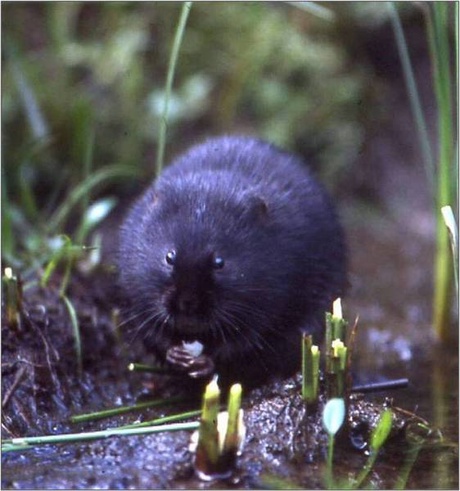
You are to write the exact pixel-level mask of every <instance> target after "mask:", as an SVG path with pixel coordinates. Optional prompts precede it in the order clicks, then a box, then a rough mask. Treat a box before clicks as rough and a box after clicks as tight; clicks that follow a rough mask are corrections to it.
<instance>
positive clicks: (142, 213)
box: [119, 137, 346, 383]
mask: <svg viewBox="0 0 460 491" xmlns="http://www.w3.org/2000/svg"><path fill="white" fill-rule="evenodd" d="M120 244H121V245H120V254H119V270H120V282H121V286H122V287H123V289H124V291H125V292H126V296H127V297H128V299H129V300H130V303H131V312H130V313H129V317H131V318H132V325H133V327H134V329H135V330H136V331H137V334H139V337H141V338H143V339H144V342H145V343H146V345H147V346H148V347H149V348H150V349H151V350H152V351H153V352H154V353H155V354H156V355H157V356H158V357H160V358H163V359H165V358H167V359H169V360H171V358H177V356H172V357H170V356H169V355H168V353H170V352H171V349H172V350H173V351H174V350H175V349H176V348H177V347H180V346H181V344H182V342H183V341H186V342H190V341H195V340H197V341H199V342H200V343H202V344H203V347H204V352H203V355H202V356H204V357H205V358H207V359H208V360H209V361H211V363H212V364H213V365H214V368H215V371H216V372H217V373H219V374H220V375H221V376H223V377H224V378H226V377H228V378H230V379H234V380H243V381H247V382H250V383H251V382H252V383H257V382H259V381H261V380H264V379H266V378H267V377H268V376H269V375H271V374H274V375H276V374H279V375H288V374H290V373H292V371H293V370H295V369H296V368H297V367H298V364H299V355H300V332H301V330H304V331H310V332H312V333H313V334H314V335H316V336H321V332H322V330H323V329H324V327H323V320H324V312H325V311H326V310H329V309H330V307H331V302H332V301H333V300H334V299H335V298H336V297H337V296H340V295H341V294H342V293H343V289H344V285H345V282H346V272H345V268H346V264H345V263H346V259H345V247H344V242H343V236H342V230H341V227H340V225H339V223H338V220H337V218H336V215H335V212H334V210H333V207H332V205H331V203H330V201H329V199H328V197H327V195H326V193H325V192H324V190H323V188H322V187H321V186H320V185H319V184H318V183H317V182H316V181H315V180H314V178H313V177H312V176H311V174H310V173H309V171H308V170H307V169H306V168H305V166H304V165H302V163H301V162H299V161H298V159H296V158H295V157H294V156H292V155H289V154H287V153H284V152H282V151H281V150H279V149H277V148H275V147H273V146H272V145H269V144H267V143H264V142H262V141H259V140H253V139H250V138H243V137H222V138H216V139H211V140H209V141H207V142H205V143H204V144H201V145H198V146H196V147H193V148H192V149H191V150H189V151H188V152H187V153H185V154H184V155H182V156H181V157H179V158H178V159H177V160H176V161H175V162H173V164H172V165H171V166H169V167H168V168H167V169H166V170H165V171H164V172H163V173H162V175H161V176H160V177H159V179H157V181H156V182H155V183H153V184H152V186H151V187H149V188H148V189H147V191H146V192H145V193H144V195H143V196H142V197H141V198H140V199H139V200H138V201H137V203H136V204H135V205H134V207H133V209H132V210H131V212H130V213H129V215H128V217H127V218H126V220H125V222H124V224H123V226H122V231H121V241H120ZM190 371H191V372H193V369H192V368H191V369H190ZM198 371H199V370H198Z"/></svg>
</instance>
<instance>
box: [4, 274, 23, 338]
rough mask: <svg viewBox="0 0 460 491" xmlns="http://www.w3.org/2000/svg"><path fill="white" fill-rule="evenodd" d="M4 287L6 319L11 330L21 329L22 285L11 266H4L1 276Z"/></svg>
mask: <svg viewBox="0 0 460 491" xmlns="http://www.w3.org/2000/svg"><path fill="white" fill-rule="evenodd" d="M2 283H3V286H4V288H5V290H4V291H5V303H6V320H7V322H8V326H9V327H10V328H11V329H13V330H20V329H21V311H22V285H21V281H20V280H19V279H18V277H17V276H15V275H14V274H13V270H12V269H11V268H5V274H4V276H3V278H2Z"/></svg>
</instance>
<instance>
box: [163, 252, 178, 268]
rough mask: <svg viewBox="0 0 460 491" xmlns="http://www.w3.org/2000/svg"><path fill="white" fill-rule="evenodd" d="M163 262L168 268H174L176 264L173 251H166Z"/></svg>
mask: <svg viewBox="0 0 460 491" xmlns="http://www.w3.org/2000/svg"><path fill="white" fill-rule="evenodd" d="M165 261H166V263H167V264H169V265H170V266H174V263H175V262H176V251H174V250H170V251H168V252H167V253H166V256H165Z"/></svg>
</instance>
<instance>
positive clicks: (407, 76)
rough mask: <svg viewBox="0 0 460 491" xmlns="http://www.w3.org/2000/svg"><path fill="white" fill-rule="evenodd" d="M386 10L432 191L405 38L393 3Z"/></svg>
mask: <svg viewBox="0 0 460 491" xmlns="http://www.w3.org/2000/svg"><path fill="white" fill-rule="evenodd" d="M388 8H389V10H390V18H391V22H392V26H393V30H394V33H395V38H396V45H397V48H398V52H399V57H400V60H401V64H402V68H403V74H404V81H405V83H406V88H407V93H408V95H409V101H410V105H411V109H412V114H413V116H414V119H415V124H416V127H417V133H418V138H419V143H420V149H421V151H422V157H423V162H424V164H425V173H426V175H427V178H428V182H430V183H431V189H432V190H433V186H434V176H435V173H436V171H435V164H434V158H433V151H432V149H431V145H430V139H429V135H428V129H427V124H426V118H425V116H424V114H423V110H422V103H421V101H420V95H419V91H418V88H417V83H416V81H415V76H414V71H413V69H412V63H411V61H410V56H409V50H408V47H407V42H406V38H405V36H404V31H403V28H402V25H401V20H400V18H399V15H398V11H397V9H396V7H395V5H394V2H389V3H388ZM433 192H434V191H433Z"/></svg>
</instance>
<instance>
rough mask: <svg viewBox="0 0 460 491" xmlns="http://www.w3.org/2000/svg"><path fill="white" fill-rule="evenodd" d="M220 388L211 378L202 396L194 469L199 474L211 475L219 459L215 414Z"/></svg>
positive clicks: (217, 410)
mask: <svg viewBox="0 0 460 491" xmlns="http://www.w3.org/2000/svg"><path fill="white" fill-rule="evenodd" d="M219 400H220V390H219V386H218V385H217V381H216V380H215V379H213V380H212V381H211V382H210V383H209V384H208V385H207V386H206V389H205V392H204V396H203V410H202V413H201V421H200V429H199V434H198V446H197V449H196V455H195V469H196V470H197V472H198V474H199V475H200V476H203V477H204V476H212V475H214V474H215V471H216V469H215V467H216V465H217V462H218V460H219V432H218V428H217V416H218V414H219V404H220V402H219Z"/></svg>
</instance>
